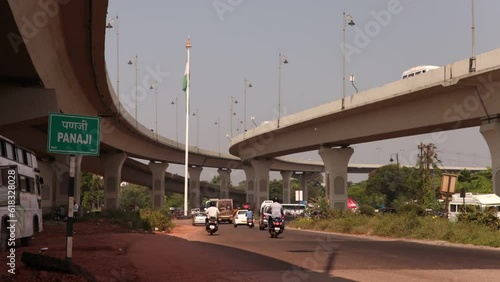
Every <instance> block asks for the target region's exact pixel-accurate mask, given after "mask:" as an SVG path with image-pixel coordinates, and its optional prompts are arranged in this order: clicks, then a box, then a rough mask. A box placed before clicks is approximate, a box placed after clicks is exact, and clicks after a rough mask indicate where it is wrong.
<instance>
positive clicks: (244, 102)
mask: <svg viewBox="0 0 500 282" xmlns="http://www.w3.org/2000/svg"><path fill="white" fill-rule="evenodd" d="M250 87H253V86H252V83H251V82H250V81H248V80H247V79H246V78H245V91H244V92H243V121H244V122H243V132H246V131H247V88H250Z"/></svg>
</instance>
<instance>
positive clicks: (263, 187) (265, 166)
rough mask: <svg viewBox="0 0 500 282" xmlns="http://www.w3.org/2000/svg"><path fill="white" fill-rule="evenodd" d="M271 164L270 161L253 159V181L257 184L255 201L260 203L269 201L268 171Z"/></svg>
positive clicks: (271, 161)
mask: <svg viewBox="0 0 500 282" xmlns="http://www.w3.org/2000/svg"><path fill="white" fill-rule="evenodd" d="M272 164H273V160H272V159H253V160H252V167H253V169H254V171H255V181H256V184H257V191H256V199H257V204H258V205H259V207H260V203H262V202H263V201H265V200H268V199H269V171H270V170H271V165H272Z"/></svg>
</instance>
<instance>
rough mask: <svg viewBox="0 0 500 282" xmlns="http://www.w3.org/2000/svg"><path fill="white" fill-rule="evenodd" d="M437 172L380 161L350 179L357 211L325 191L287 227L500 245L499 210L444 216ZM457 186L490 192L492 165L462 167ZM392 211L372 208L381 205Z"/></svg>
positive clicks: (382, 207) (377, 207)
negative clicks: (337, 204)
mask: <svg viewBox="0 0 500 282" xmlns="http://www.w3.org/2000/svg"><path fill="white" fill-rule="evenodd" d="M441 174H442V172H441V171H440V170H439V168H438V167H437V166H436V167H435V172H434V175H432V174H430V173H429V171H428V170H427V171H426V170H425V169H422V168H420V169H419V168H409V167H400V166H396V165H387V166H383V167H381V168H379V169H377V170H375V171H373V172H372V173H370V175H369V177H368V179H367V180H365V181H362V182H359V183H356V184H353V183H349V185H348V186H349V187H348V195H349V197H351V198H353V199H354V200H356V202H357V203H358V204H359V208H358V210H357V211H356V212H352V211H346V212H342V211H338V210H337V211H334V210H330V209H329V208H328V203H327V200H326V198H325V196H324V194H323V195H322V196H320V197H317V198H315V199H312V200H311V201H310V202H309V203H310V204H311V206H312V208H310V209H309V210H308V212H307V213H308V215H309V217H303V218H299V219H297V220H295V221H293V222H290V223H289V226H290V227H295V228H301V229H310V230H318V231H327V232H338V233H346V234H365V235H375V236H382V237H391V238H407V239H417V240H439V241H446V242H451V243H459V244H472V245H477V246H490V247H497V248H499V247H500V219H499V218H498V217H497V216H496V213H497V210H496V209H494V208H493V209H491V210H486V211H481V210H475V209H474V208H473V207H472V206H468V208H467V210H466V211H465V212H464V213H461V214H459V215H458V220H457V221H456V222H451V221H449V220H448V218H447V217H446V206H445V202H444V201H443V200H442V195H441V194H440V189H439V188H440V186H441ZM457 176H458V177H457V180H458V182H457V186H456V190H455V191H460V189H462V188H463V189H465V191H466V192H473V193H474V192H475V193H492V181H491V179H492V178H491V169H488V170H486V171H481V172H471V171H467V170H463V171H461V172H460V173H459V174H458V175H457ZM384 209H386V211H391V212H378V213H377V212H376V210H380V211H382V210H384Z"/></svg>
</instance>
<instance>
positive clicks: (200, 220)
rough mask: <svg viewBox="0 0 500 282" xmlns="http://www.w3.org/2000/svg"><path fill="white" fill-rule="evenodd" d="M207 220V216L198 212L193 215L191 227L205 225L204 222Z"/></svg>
mask: <svg viewBox="0 0 500 282" xmlns="http://www.w3.org/2000/svg"><path fill="white" fill-rule="evenodd" d="M206 219H207V214H206V213H203V212H198V213H195V214H193V226H195V225H196V224H203V225H205V220H206Z"/></svg>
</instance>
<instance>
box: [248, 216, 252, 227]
mask: <svg viewBox="0 0 500 282" xmlns="http://www.w3.org/2000/svg"><path fill="white" fill-rule="evenodd" d="M247 225H248V228H253V219H252V218H249V219H247Z"/></svg>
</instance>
